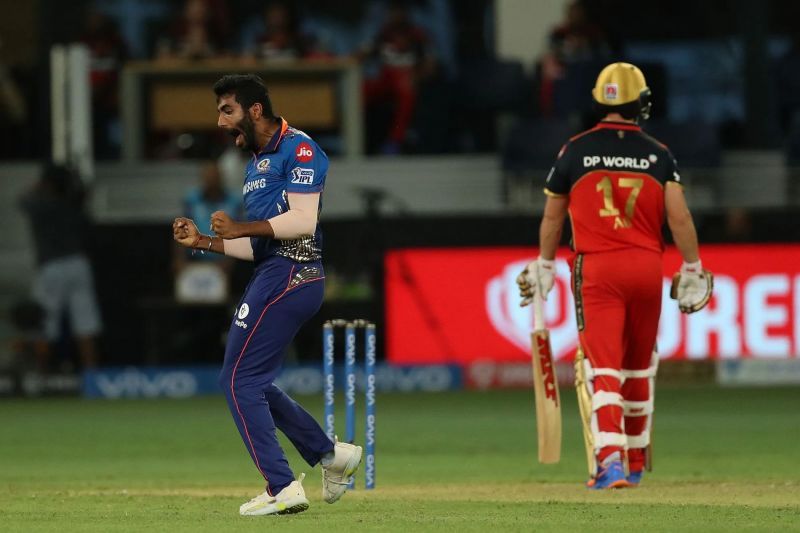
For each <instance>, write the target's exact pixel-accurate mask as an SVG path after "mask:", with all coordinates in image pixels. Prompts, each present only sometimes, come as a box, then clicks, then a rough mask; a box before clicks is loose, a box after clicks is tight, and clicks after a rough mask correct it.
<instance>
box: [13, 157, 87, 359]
mask: <svg viewBox="0 0 800 533" xmlns="http://www.w3.org/2000/svg"><path fill="white" fill-rule="evenodd" d="M85 200H86V190H85V188H84V186H83V183H82V182H81V180H80V177H78V176H77V175H76V174H75V173H73V172H72V171H70V170H69V169H68V168H66V167H63V166H57V165H47V166H46V167H45V168H44V170H43V172H42V174H41V177H40V179H39V181H38V182H37V183H36V184H35V185H34V187H33V188H32V189H31V190H30V191H28V192H26V193H25V194H24V195H23V196H22V198H21V199H20V206H21V208H22V210H23V211H24V213H25V214H26V215H27V216H28V220H29V223H30V227H31V230H32V233H33V239H34V242H33V244H34V247H35V250H36V261H37V263H38V268H37V271H36V276H35V280H34V286H33V297H34V299H35V300H36V302H37V303H38V304H39V305H40V306H41V307H42V309H44V332H45V335H46V337H47V340H48V341H49V343H50V345H51V348H52V347H53V346H54V345H55V343H57V342H58V341H59V339H60V338H61V335H62V321H63V319H64V318H67V319H68V322H69V334H70V338H74V340H75V341H76V344H77V348H78V354H79V356H80V361H81V365H82V366H83V368H92V367H94V366H95V365H96V363H97V346H96V339H97V336H98V335H99V334H100V332H101V329H102V323H101V318H100V310H99V308H98V305H97V298H96V295H95V289H94V280H93V276H92V269H91V266H90V264H89V258H88V256H87V253H86V249H87V244H88V240H89V231H90V221H89V217H88V216H87V214H86V212H85V209H84V204H85Z"/></svg>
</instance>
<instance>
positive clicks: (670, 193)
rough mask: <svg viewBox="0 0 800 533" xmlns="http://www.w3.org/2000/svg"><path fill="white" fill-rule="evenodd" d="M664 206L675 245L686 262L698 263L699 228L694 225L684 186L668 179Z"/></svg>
mask: <svg viewBox="0 0 800 533" xmlns="http://www.w3.org/2000/svg"><path fill="white" fill-rule="evenodd" d="M664 208H665V210H666V212H667V225H668V226H669V230H670V232H671V233H672V239H673V240H674V241H675V246H677V247H678V250H679V251H680V253H681V256H682V257H683V261H684V262H685V263H696V262H697V261H699V260H700V253H699V250H698V244H697V230H695V227H694V221H693V220H692V214H691V213H690V212H689V206H687V205H686V198H685V197H684V195H683V187H682V186H681V185H680V184H678V183H676V182H674V181H668V182H667V183H666V185H665V190H664Z"/></svg>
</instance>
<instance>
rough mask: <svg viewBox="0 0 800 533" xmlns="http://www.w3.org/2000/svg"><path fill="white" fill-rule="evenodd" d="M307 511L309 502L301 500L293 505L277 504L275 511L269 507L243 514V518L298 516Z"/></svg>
mask: <svg viewBox="0 0 800 533" xmlns="http://www.w3.org/2000/svg"><path fill="white" fill-rule="evenodd" d="M307 509H308V500H301V501H299V502H297V503H294V504H291V505H287V504H285V503H281V504H276V506H275V510H274V511H273V510H270V509H269V508H267V507H264V508H263V509H258V510H257V511H256V512H251V513H245V514H242V516H270V515H284V514H297V513H302V512H303V511H305V510H307ZM258 511H263V512H258ZM240 514H241V513H240Z"/></svg>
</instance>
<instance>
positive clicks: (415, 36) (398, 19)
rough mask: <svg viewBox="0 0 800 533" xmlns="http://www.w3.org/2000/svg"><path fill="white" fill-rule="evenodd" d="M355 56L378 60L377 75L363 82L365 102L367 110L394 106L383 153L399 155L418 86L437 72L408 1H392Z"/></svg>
mask: <svg viewBox="0 0 800 533" xmlns="http://www.w3.org/2000/svg"><path fill="white" fill-rule="evenodd" d="M356 57H357V58H358V59H360V60H365V59H370V58H375V59H377V60H378V63H379V66H378V74H377V76H376V77H374V78H370V79H367V80H365V82H364V99H365V103H366V106H367V109H368V111H369V110H370V108H372V109H374V108H375V107H376V106H379V105H381V104H391V105H392V106H393V113H392V118H391V120H390V124H389V131H388V134H387V135H386V140H385V141H384V142H383V144H382V146H381V152H382V153H383V154H387V155H391V154H397V153H400V152H401V151H402V148H403V143H404V142H405V141H406V135H407V133H408V129H409V125H410V124H411V119H412V118H413V114H414V107H415V105H416V102H417V94H418V89H419V84H420V82H421V81H423V80H426V79H429V78H431V77H432V76H433V75H434V74H435V73H436V70H437V61H436V59H435V57H434V54H433V51H432V47H431V43H430V40H429V38H428V35H427V34H426V33H425V31H424V30H423V29H422V28H420V27H419V26H417V25H415V24H414V23H413V21H412V20H411V11H410V8H409V5H408V1H403V0H391V1H390V2H389V6H388V11H387V14H386V19H385V21H384V23H383V26H382V27H381V29H380V31H379V32H378V34H377V36H376V37H375V39H374V40H373V41H372V42H371V43H369V44H368V45H366V46H365V47H363V48H362V49H361V50H360V51H359V52H358V53H357V54H356Z"/></svg>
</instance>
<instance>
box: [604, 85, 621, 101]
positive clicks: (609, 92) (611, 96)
mask: <svg viewBox="0 0 800 533" xmlns="http://www.w3.org/2000/svg"><path fill="white" fill-rule="evenodd" d="M618 93H619V86H618V85H617V84H616V83H606V86H605V95H606V100H616V99H617V95H618Z"/></svg>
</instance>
